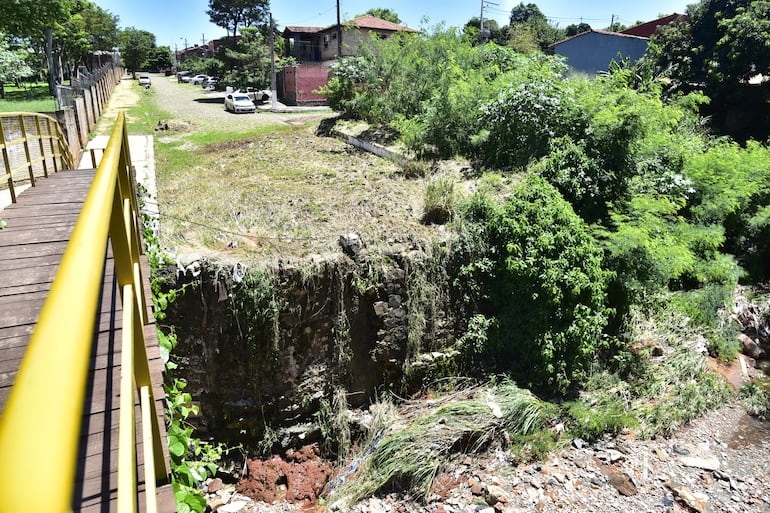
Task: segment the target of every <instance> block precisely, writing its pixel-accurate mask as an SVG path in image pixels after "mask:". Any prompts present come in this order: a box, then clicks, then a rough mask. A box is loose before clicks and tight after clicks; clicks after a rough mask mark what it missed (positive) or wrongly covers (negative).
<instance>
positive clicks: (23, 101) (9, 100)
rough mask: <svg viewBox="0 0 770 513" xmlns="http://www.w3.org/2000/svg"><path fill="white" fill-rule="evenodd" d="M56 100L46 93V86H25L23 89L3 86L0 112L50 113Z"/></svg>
mask: <svg viewBox="0 0 770 513" xmlns="http://www.w3.org/2000/svg"><path fill="white" fill-rule="evenodd" d="M55 110H56V100H55V99H54V98H53V97H52V96H51V94H50V93H49V92H48V84H46V83H44V82H41V83H35V84H25V85H24V87H16V86H13V85H6V86H5V98H4V99H2V100H0V112H52V111H55Z"/></svg>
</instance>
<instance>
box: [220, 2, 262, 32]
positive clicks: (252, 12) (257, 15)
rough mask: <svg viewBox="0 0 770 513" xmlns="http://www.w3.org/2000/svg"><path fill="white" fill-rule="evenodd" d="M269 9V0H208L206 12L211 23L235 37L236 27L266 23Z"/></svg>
mask: <svg viewBox="0 0 770 513" xmlns="http://www.w3.org/2000/svg"><path fill="white" fill-rule="evenodd" d="M269 9H270V2H269V0H209V9H208V10H207V11H206V14H208V15H209V19H210V20H211V23H213V24H214V25H217V26H219V27H222V28H223V29H225V30H226V31H227V35H228V36H230V35H231V34H232V36H233V37H235V36H236V35H238V27H251V26H254V25H261V24H266V23H267V19H268V11H269Z"/></svg>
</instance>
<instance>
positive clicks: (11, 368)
mask: <svg viewBox="0 0 770 513" xmlns="http://www.w3.org/2000/svg"><path fill="white" fill-rule="evenodd" d="M94 174H95V171H94V170H79V171H66V172H61V173H57V174H55V175H52V176H50V177H49V178H47V179H42V180H39V181H38V183H37V187H34V188H31V189H28V190H26V191H24V192H23V193H22V194H20V195H19V198H18V203H16V204H14V205H11V206H9V207H7V208H6V209H5V210H3V211H2V212H0V218H2V219H3V220H5V221H6V222H7V223H8V228H6V229H5V230H0V412H1V411H3V410H4V409H5V402H6V400H7V398H8V394H9V392H10V388H11V386H12V385H13V381H14V379H15V376H16V373H17V371H18V368H19V364H20V362H21V359H22V357H23V356H24V351H25V350H26V346H27V343H28V341H29V337H30V335H31V334H32V330H33V329H34V327H35V323H36V321H37V318H38V315H39V313H40V310H41V308H42V306H43V302H44V301H45V299H46V296H47V294H48V290H49V288H50V285H51V282H52V281H53V278H54V276H55V274H56V270H57V268H58V266H59V261H60V260H61V257H62V255H63V254H64V249H65V248H66V246H67V242H68V240H69V237H70V234H71V232H72V229H73V228H74V226H75V222H76V220H77V216H78V215H79V213H80V209H81V207H82V205H83V202H84V200H85V197H86V194H87V192H88V188H89V186H90V185H91V181H92V180H93V177H94ZM107 246H108V247H107V248H105V250H106V251H107V256H108V258H107V260H106V264H105V269H104V279H103V283H102V295H101V301H100V308H99V312H98V313H97V322H96V326H95V327H94V344H93V346H92V353H91V363H90V374H89V379H88V388H87V391H86V402H85V405H84V409H83V421H82V425H81V444H80V447H81V448H80V454H79V463H78V471H77V476H78V477H77V482H76V484H75V491H74V499H73V501H74V504H73V509H74V510H75V511H93V512H97V511H98V512H107V511H116V510H117V507H116V498H117V440H118V418H119V414H118V406H119V397H118V392H119V387H120V345H121V344H120V341H121V334H120V333H121V329H120V326H121V315H122V307H121V302H120V292H119V290H118V285H117V279H116V276H115V273H114V269H113V262H112V253H111V250H110V249H109V244H108V245H107ZM143 273H144V276H145V277H148V276H149V273H150V270H149V266H148V265H147V262H146V260H144V261H143ZM145 287H146V288H145V290H146V292H147V294H148V304H149V305H151V304H152V300H151V299H150V298H149V294H150V288H149V283H145ZM149 317H150V319H152V315H151V312H150V315H149ZM144 333H145V338H146V340H147V353H148V357H149V358H150V369H151V372H152V377H153V383H154V384H155V385H154V390H153V392H154V395H155V397H156V401H157V405H156V407H157V411H158V416H159V424H160V426H161V431H162V433H161V434H162V436H163V438H164V446H165V435H166V433H165V428H164V422H163V398H164V397H165V396H164V393H163V389H162V383H163V376H162V372H163V363H162V361H161V359H160V354H159V352H158V340H157V337H156V334H155V325H154V324H149V325H147V326H145V331H144ZM135 404H136V405H137V406H135V408H136V411H137V427H136V432H137V461H138V462H139V472H138V475H137V480H138V482H139V483H140V486H139V490H140V492H139V495H140V496H139V498H138V506H139V510H140V511H144V510H145V505H144V503H145V498H144V482H143V479H144V478H143V472H144V470H143V467H142V460H143V456H142V446H141V433H142V430H141V425H140V422H141V421H140V420H139V419H140V417H139V413H138V412H139V407H138V397H137V398H136V399H135ZM30 407H35V408H45V405H30ZM55 428H56V427H55V426H51V429H55ZM166 456H168V455H167V454H166ZM167 461H168V458H167ZM40 464H41V465H56V462H53V461H50V462H42V461H41V462H40ZM40 491H41V493H45V483H41V490H40ZM158 508H159V511H176V505H175V503H174V497H173V493H172V492H171V487H170V486H168V485H166V486H162V487H159V489H158Z"/></svg>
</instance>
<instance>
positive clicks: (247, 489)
mask: <svg viewBox="0 0 770 513" xmlns="http://www.w3.org/2000/svg"><path fill="white" fill-rule="evenodd" d="M248 467H249V475H248V476H247V477H246V478H245V479H243V480H241V482H240V483H238V492H239V493H242V494H243V495H246V496H248V497H251V498H252V499H254V500H257V501H263V502H266V503H268V504H270V503H272V502H274V501H278V500H286V501H287V502H290V503H292V504H295V503H299V502H308V501H309V502H311V503H315V502H316V500H317V499H318V496H319V495H320V494H321V492H323V489H324V485H325V484H326V482H327V481H328V480H329V477H330V476H331V474H332V468H331V467H330V466H329V465H327V464H325V463H324V462H323V461H321V459H320V458H319V453H318V447H317V446H316V445H307V446H305V447H303V448H301V449H299V450H297V451H293V450H289V451H287V453H286V456H285V457H284V458H281V457H280V456H277V455H276V456H273V457H272V458H271V459H269V460H249V461H248Z"/></svg>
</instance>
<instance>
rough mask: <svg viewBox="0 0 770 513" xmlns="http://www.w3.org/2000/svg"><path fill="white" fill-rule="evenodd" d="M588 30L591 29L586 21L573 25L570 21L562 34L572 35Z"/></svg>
mask: <svg viewBox="0 0 770 513" xmlns="http://www.w3.org/2000/svg"><path fill="white" fill-rule="evenodd" d="M589 30H591V25H589V24H588V23H585V22H581V23H580V25H575V24H574V23H572V24H570V25H567V26H566V27H565V28H564V35H565V36H567V37H572V36H576V35H578V34H582V33H583V32H588V31H589Z"/></svg>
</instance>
